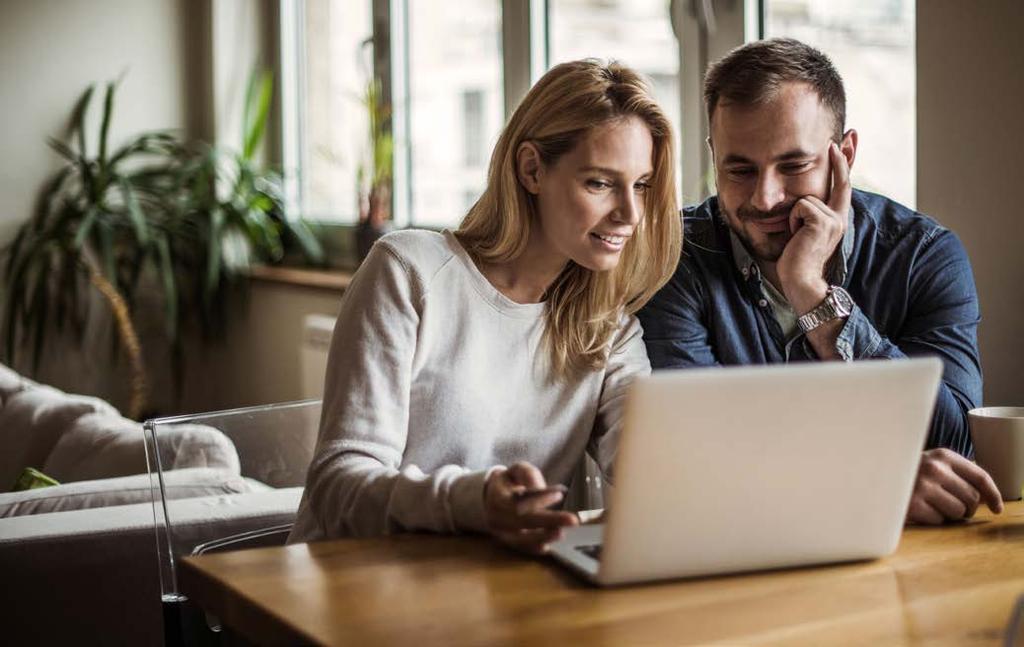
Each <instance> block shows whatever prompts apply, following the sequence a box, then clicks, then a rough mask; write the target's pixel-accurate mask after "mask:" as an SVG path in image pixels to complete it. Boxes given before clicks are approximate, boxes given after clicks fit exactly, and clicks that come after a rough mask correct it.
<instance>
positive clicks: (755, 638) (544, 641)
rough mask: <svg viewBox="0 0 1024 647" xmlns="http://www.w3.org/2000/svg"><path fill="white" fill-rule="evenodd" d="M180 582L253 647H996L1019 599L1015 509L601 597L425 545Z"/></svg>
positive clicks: (521, 563)
mask: <svg viewBox="0 0 1024 647" xmlns="http://www.w3.org/2000/svg"><path fill="white" fill-rule="evenodd" d="M179 578H180V583H181V588H182V590H183V592H184V593H185V594H186V595H188V596H189V597H190V598H191V599H192V600H193V601H195V602H196V603H198V604H199V605H200V606H202V607H203V608H204V609H206V610H207V611H210V612H212V613H215V614H217V615H218V616H219V617H220V618H221V620H222V621H223V622H225V623H226V624H227V625H229V626H231V627H233V628H234V629H236V630H237V631H239V632H240V633H242V634H243V635H245V636H247V637H249V638H251V639H253V640H256V641H257V642H259V643H261V644H300V643H314V644H328V645H410V644H411V645H417V646H425V645H513V644H514V645H519V644H530V645H710V644H729V645H822V644H829V645H999V644H1001V642H1002V637H1003V634H1004V631H1005V627H1006V625H1007V622H1008V620H1009V617H1010V613H1011V610H1012V608H1013V606H1014V604H1015V602H1016V600H1017V598H1018V596H1020V595H1022V594H1024V504H1022V503H1019V502H1017V503H1009V504H1007V509H1006V510H1005V511H1004V512H1003V514H1001V515H998V516H993V515H991V514H989V513H988V512H987V511H985V512H982V513H979V514H978V516H977V517H976V518H975V519H973V520H971V521H970V522H967V523H963V524H952V525H947V526H942V527H937V528H926V527H910V528H907V529H906V530H905V531H904V533H903V537H902V539H901V542H900V546H899V549H898V550H897V552H896V553H895V554H893V555H892V556H890V557H887V558H885V559H881V560H876V561H870V562H859V563H853V564H844V565H836V566H824V567H812V568H802V569H790V570H783V571H773V572H763V573H754V574H746V575H736V576H726V577H714V578H705V579H691V580H684V581H675V582H670V583H662V584H650V585H636V586H629V587H623V588H617V589H609V590H602V589H597V588H593V587H591V586H588V585H586V584H584V583H582V582H581V581H579V580H577V579H576V578H574V577H573V576H572V575H570V574H569V573H568V572H566V571H563V570H562V569H561V568H560V567H558V566H557V565H556V564H554V563H552V562H550V561H549V560H546V559H536V558H530V557H524V556H521V555H518V554H515V553H512V552H509V551H507V550H505V549H503V548H501V547H499V546H497V545H495V544H494V543H493V542H491V541H489V540H488V539H486V538H484V537H441V536H433V535H403V536H397V537H391V538H385V539H373V540H354V539H346V540H338V541H330V542H323V543H317V544H308V545H306V544H300V545H295V546H287V547H283V548H264V549H255V550H248V551H239V552H235V553H223V554H215V555H206V556H203V557H195V558H187V559H185V560H183V562H182V564H181V567H180V575H179Z"/></svg>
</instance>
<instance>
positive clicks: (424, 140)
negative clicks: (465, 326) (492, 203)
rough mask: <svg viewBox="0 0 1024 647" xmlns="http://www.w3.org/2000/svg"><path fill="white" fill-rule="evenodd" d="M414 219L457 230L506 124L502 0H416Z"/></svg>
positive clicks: (412, 50)
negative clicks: (502, 58)
mask: <svg viewBox="0 0 1024 647" xmlns="http://www.w3.org/2000/svg"><path fill="white" fill-rule="evenodd" d="M407 9H408V12H409V13H408V25H409V28H408V29H409V41H408V43H409V46H408V56H409V77H408V78H409V114H408V120H409V139H410V148H411V151H410V154H411V168H410V177H409V185H410V187H411V193H412V205H411V211H410V220H411V221H412V224H415V225H424V226H434V227H441V226H454V225H456V224H458V223H459V222H460V221H461V220H462V217H463V216H464V215H465V214H466V211H467V210H468V209H469V207H470V206H471V205H472V204H473V202H475V201H476V199H477V198H478V197H479V195H480V193H481V192H482V191H483V189H484V186H485V185H486V181H487V164H488V162H489V160H490V154H491V148H492V147H493V145H494V143H495V141H496V140H497V138H498V133H499V132H500V130H501V127H502V126H503V125H504V109H503V97H502V95H503V92H502V62H501V4H500V2H499V0H472V1H467V2H459V3H457V4H452V3H451V2H448V1H446V0H409V1H408V3H407Z"/></svg>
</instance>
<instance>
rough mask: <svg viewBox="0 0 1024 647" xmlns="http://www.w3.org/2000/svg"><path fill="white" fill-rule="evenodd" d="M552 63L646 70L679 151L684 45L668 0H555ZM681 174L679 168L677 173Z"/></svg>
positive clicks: (551, 5) (551, 3)
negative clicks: (594, 61)
mask: <svg viewBox="0 0 1024 647" xmlns="http://www.w3.org/2000/svg"><path fill="white" fill-rule="evenodd" d="M548 11H549V16H550V22H549V26H548V29H549V34H550V48H551V50H550V51H551V54H550V62H551V64H552V65H554V64H557V63H562V62H565V61H571V60H576V59H580V58H600V59H605V60H609V59H614V60H617V61H619V62H621V63H624V64H626V65H629V66H630V67H632V68H634V69H636V70H638V71H639V72H642V73H643V74H644V75H646V76H647V78H648V79H649V80H650V81H651V83H652V86H653V90H654V96H655V98H656V99H657V100H658V103H659V104H661V106H662V107H663V108H664V109H665V112H666V113H667V114H668V118H669V121H671V122H672V128H673V130H674V131H675V134H676V140H675V145H676V153H677V155H678V153H679V147H680V142H679V132H680V118H679V115H680V112H679V46H678V44H677V41H676V37H675V34H674V33H673V31H672V23H671V20H670V15H669V3H668V2H667V1H666V0H549V2H548ZM677 177H678V172H677Z"/></svg>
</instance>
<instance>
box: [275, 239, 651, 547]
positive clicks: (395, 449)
mask: <svg viewBox="0 0 1024 647" xmlns="http://www.w3.org/2000/svg"><path fill="white" fill-rule="evenodd" d="M543 330H544V304H542V303H537V304H519V303H515V302H513V301H512V300H510V299H508V298H507V297H505V296H504V295H503V294H501V293H500V292H499V291H498V290H496V289H495V288H494V287H493V286H492V285H491V284H490V283H489V282H488V280H487V279H486V278H485V277H484V276H483V275H482V274H481V273H480V271H479V270H478V269H477V267H476V265H475V264H474V263H473V261H472V259H471V258H470V257H469V255H468V254H467V253H466V251H465V250H464V249H463V248H462V246H461V245H460V244H459V242H458V240H457V239H456V238H455V236H453V235H452V234H451V233H450V232H445V233H443V234H438V233H434V232H428V231H401V232H395V233H392V234H389V235H387V236H385V237H384V238H382V239H381V240H380V241H378V242H377V244H376V245H374V247H373V250H372V251H371V252H370V255H369V256H368V257H367V259H366V260H365V261H364V263H363V265H362V266H361V267H360V268H359V271H358V272H357V273H356V276H355V278H354V279H353V281H352V284H351V286H350V287H349V288H348V289H347V290H346V291H345V296H344V298H343V300H342V305H341V312H340V315H339V316H338V322H337V324H336V326H335V330H334V338H333V341H332V343H331V350H330V355H329V359H328V366H327V376H326V382H325V388H324V403H323V414H322V418H321V421H320V436H319V440H318V443H317V450H316V456H315V458H314V460H313V463H312V465H311V466H310V468H309V473H308V476H307V480H306V490H305V494H304V495H303V498H302V502H301V504H300V506H299V512H298V518H297V519H296V523H295V528H294V530H293V531H292V535H291V537H290V541H312V540H316V539H323V538H330V537H342V536H369V535H381V534H387V533H392V532H397V531H401V530H432V531H438V532H457V531H460V530H483V529H484V528H485V518H484V507H483V487H484V481H485V479H486V477H487V475H488V473H489V472H490V470H492V469H493V468H495V467H496V466H501V465H508V464H511V463H513V462H516V461H522V460H525V461H529V462H531V463H533V464H534V465H536V466H537V467H539V468H540V470H541V471H542V472H543V473H544V476H545V478H546V479H547V480H548V482H549V483H567V481H568V480H569V478H570V476H571V474H572V470H573V467H574V466H575V465H576V463H577V462H578V461H579V460H580V458H581V456H582V455H583V452H584V451H589V452H590V453H591V455H592V456H594V457H595V459H596V460H597V461H598V463H599V464H600V465H601V467H602V469H603V470H604V471H605V473H606V474H608V470H609V468H610V466H611V463H612V459H613V457H614V454H615V448H616V441H617V436H618V433H619V430H620V426H621V416H622V405H623V400H624V395H625V391H626V387H627V386H628V384H629V383H630V382H631V381H632V380H633V379H634V378H635V377H636V376H637V375H644V374H647V373H649V372H650V364H649V362H648V360H647V354H646V351H645V349H644V344H643V342H642V340H641V334H642V333H641V329H640V325H639V324H638V323H637V321H636V319H635V318H634V317H628V318H626V317H624V318H623V321H622V326H621V327H620V329H619V331H618V333H617V335H616V337H615V338H614V340H613V344H612V352H611V355H610V358H609V360H608V362H607V365H606V367H605V368H604V369H603V370H598V371H593V372H591V373H589V374H586V375H585V376H583V377H582V378H581V379H578V380H575V381H573V382H572V383H565V382H559V381H556V380H554V379H552V375H551V371H550V367H549V362H548V360H547V353H546V351H545V347H544V346H543V345H542V343H541V337H542V333H543Z"/></svg>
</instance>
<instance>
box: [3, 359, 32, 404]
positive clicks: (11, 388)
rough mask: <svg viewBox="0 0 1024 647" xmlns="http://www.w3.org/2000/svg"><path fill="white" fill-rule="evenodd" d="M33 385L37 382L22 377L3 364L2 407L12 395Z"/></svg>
mask: <svg viewBox="0 0 1024 647" xmlns="http://www.w3.org/2000/svg"><path fill="white" fill-rule="evenodd" d="M33 384H35V382H33V381H32V380H30V379H28V378H25V377H22V376H21V375H18V374H17V373H16V372H14V371H12V370H11V369H9V368H7V367H6V366H4V365H3V364H0V407H2V406H3V403H4V402H6V401H7V399H8V398H10V397H11V396H12V395H14V394H15V393H17V392H18V391H21V390H22V389H24V388H25V387H26V386H30V385H33Z"/></svg>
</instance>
